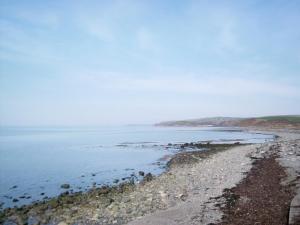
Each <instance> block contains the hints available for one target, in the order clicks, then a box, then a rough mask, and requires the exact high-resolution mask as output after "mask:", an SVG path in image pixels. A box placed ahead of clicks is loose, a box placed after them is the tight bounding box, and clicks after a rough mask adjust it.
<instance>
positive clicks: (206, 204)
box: [4, 130, 277, 225]
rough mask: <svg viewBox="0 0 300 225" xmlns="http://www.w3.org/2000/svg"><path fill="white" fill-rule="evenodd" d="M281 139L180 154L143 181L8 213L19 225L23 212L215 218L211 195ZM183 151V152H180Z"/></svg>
mask: <svg viewBox="0 0 300 225" xmlns="http://www.w3.org/2000/svg"><path fill="white" fill-rule="evenodd" d="M252 131H253V130H252ZM274 133H275V134H276V132H272V134H274ZM276 141H277V139H276V140H274V141H271V142H267V143H263V144H251V145H243V146H239V145H237V146H232V145H231V146H230V148H228V149H226V150H224V149H223V150H224V151H222V150H221V149H219V150H216V151H215V152H214V153H213V152H210V153H209V154H207V153H208V152H209V151H204V152H203V151H202V152H201V153H199V151H191V152H188V154H186V153H177V154H175V155H174V156H173V157H172V159H173V160H174V159H175V158H176V157H177V158H179V159H180V160H181V161H180V160H179V161H178V162H175V166H172V165H170V166H169V169H168V170H167V171H166V172H164V173H163V174H161V175H160V176H158V177H155V178H154V179H153V177H152V176H150V175H148V176H146V177H147V178H146V179H145V182H141V184H137V185H133V184H132V183H125V184H120V185H118V186H115V187H111V188H106V187H104V188H97V189H92V190H91V191H89V192H88V193H86V194H85V193H78V194H74V195H69V194H64V195H61V196H59V197H57V198H52V199H51V200H49V201H47V203H42V204H41V203H36V204H33V205H32V206H30V207H28V206H25V207H24V208H22V209H20V208H19V209H12V211H11V212H10V213H7V212H6V214H5V216H4V217H5V218H6V220H7V218H10V221H15V224H22V222H23V221H24V218H22V217H24V213H25V216H26V217H28V218H27V221H28V220H30V221H31V222H40V224H60V225H63V224H72V223H74V222H75V221H76V222H77V223H78V224H105V225H106V224H126V223H127V222H129V224H132V225H134V224H139V225H142V224H155V225H159V224H166V223H167V224H208V223H215V222H218V221H221V219H222V212H221V211H220V209H218V207H216V206H215V205H216V204H217V203H218V202H219V201H220V200H218V201H217V200H212V199H213V198H217V197H218V196H221V195H222V194H223V190H224V189H226V188H227V189H228V188H233V187H234V186H235V185H236V184H238V183H239V182H240V181H241V180H242V179H244V178H245V176H246V173H248V172H249V171H250V169H251V168H252V163H253V161H255V160H256V159H257V158H260V157H262V155H263V154H264V153H265V152H267V150H266V148H268V147H269V145H270V143H271V144H272V143H273V142H274V143H276ZM202 147H203V146H202ZM223 147H224V146H223ZM179 154H182V155H181V156H180V157H179ZM205 154H207V155H206V156H205ZM201 155H202V156H203V155H204V157H201ZM171 161H172V160H171ZM176 163H177V164H176ZM229 165H231V166H230V167H229ZM199 171H201V173H199ZM204 171H205V172H204ZM85 195H86V198H85V197H83V196H85ZM87 196H88V197H87ZM224 201H225V200H224V199H223V202H224ZM200 212H202V215H201V213H200ZM21 214H23V216H20V215H21ZM130 221H131V222H130ZM31 224H35V223H31Z"/></svg>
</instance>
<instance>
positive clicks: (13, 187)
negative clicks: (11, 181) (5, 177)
mask: <svg viewBox="0 0 300 225" xmlns="http://www.w3.org/2000/svg"><path fill="white" fill-rule="evenodd" d="M17 187H18V186H17V185H14V186H12V187H11V188H10V189H15V188H17Z"/></svg>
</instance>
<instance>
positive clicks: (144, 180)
mask: <svg viewBox="0 0 300 225" xmlns="http://www.w3.org/2000/svg"><path fill="white" fill-rule="evenodd" d="M151 180H153V175H152V174H151V173H147V174H146V175H145V176H144V179H143V182H149V181H151Z"/></svg>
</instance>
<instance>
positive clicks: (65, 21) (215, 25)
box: [0, 0, 300, 126]
mask: <svg viewBox="0 0 300 225" xmlns="http://www.w3.org/2000/svg"><path fill="white" fill-rule="evenodd" d="M299 22H300V1H298V0H289V1H286V0H243V1H240V0H237V1H230V0H225V1H219V0H215V1H211V0H207V1H201V0H198V1H193V0H186V1H176V0H164V1H161V0H118V1H115V0H107V1H102V0H97V1H93V0H87V1H76V0H69V1H68V0H51V1H50V0H48V1H46V0H45V1H33V0H27V1H20V0H19V1H15V0H1V1H0V125H14V126H42V125H53V126H57V125H70V126H73V125H115V124H141V123H143V124H144V123H155V122H159V121H165V120H176V119H189V118H201V117H210V116H238V117H248V116H264V115H278V114H281V115H283V114H300V28H299Z"/></svg>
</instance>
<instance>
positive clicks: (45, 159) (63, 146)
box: [0, 126, 273, 208]
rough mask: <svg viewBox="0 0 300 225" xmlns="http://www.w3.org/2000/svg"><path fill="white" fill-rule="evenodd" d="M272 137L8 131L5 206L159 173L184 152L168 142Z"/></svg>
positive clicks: (2, 185) (179, 131) (2, 188)
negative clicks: (66, 187)
mask: <svg viewBox="0 0 300 225" xmlns="http://www.w3.org/2000/svg"><path fill="white" fill-rule="evenodd" d="M270 138H273V136H272V135H266V134H255V133H247V132H242V131H239V130H234V131H232V130H222V129H221V128H211V127H207V128H178V127H176V128H166V127H154V126H123V127H98V128H62V127H60V128H46V127H45V128H28V127H27V128H25V127H23V128H16V127H6V128H3V127H2V128H1V129H0V202H1V204H2V207H3V208H4V207H12V206H15V205H22V204H28V203H30V202H32V201H36V200H41V199H43V198H44V197H45V196H48V197H52V196H56V195H58V194H60V193H62V192H63V191H65V190H63V189H61V187H60V186H61V184H64V183H68V184H70V185H71V189H72V190H73V191H80V190H83V191H84V190H88V189H89V188H91V187H92V185H93V184H94V185H95V184H96V186H100V185H104V184H112V182H113V181H114V180H115V179H121V178H123V177H128V176H130V175H131V174H133V173H134V174H138V171H141V170H142V171H144V172H151V173H152V174H159V173H161V172H162V171H163V170H164V164H165V162H164V161H161V160H160V159H161V158H162V157H164V156H166V155H171V154H174V153H175V152H176V151H178V150H177V149H172V148H168V149H167V148H166V147H165V146H166V145H167V144H168V143H183V142H195V141H208V140H211V141H215V142H230V141H231V142H235V141H240V142H255V143H258V142H264V141H266V140H267V139H270ZM13 199H17V200H18V201H17V202H13ZM15 201H16V200H15Z"/></svg>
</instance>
